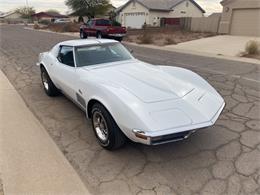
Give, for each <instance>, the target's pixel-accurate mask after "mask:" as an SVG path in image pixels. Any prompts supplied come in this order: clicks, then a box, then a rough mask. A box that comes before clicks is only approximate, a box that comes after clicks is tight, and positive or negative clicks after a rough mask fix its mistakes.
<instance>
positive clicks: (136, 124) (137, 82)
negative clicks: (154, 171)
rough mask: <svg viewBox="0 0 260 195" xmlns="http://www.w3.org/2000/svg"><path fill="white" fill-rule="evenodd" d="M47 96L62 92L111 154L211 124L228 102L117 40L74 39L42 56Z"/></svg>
mask: <svg viewBox="0 0 260 195" xmlns="http://www.w3.org/2000/svg"><path fill="white" fill-rule="evenodd" d="M37 65H39V66H40V69H41V78H42V83H43V87H44V90H45V92H46V93H47V95H49V96H55V95H58V94H59V93H60V92H62V93H63V94H65V95H66V96H67V97H69V98H70V99H71V100H72V101H73V102H74V103H76V104H77V105H78V106H79V107H80V108H81V109H83V110H84V111H85V112H86V116H87V118H89V119H92V124H93V130H94V132H95V135H96V137H97V139H98V141H99V143H100V144H101V145H102V146H103V147H104V148H106V149H109V150H112V149H116V148H118V147H120V146H122V145H123V144H124V143H125V141H126V137H128V138H129V139H130V140H132V141H135V142H139V143H143V144H147V145H157V144H162V143H167V142H172V141H178V140H182V139H186V138H187V137H189V135H191V134H192V133H193V132H195V130H196V129H200V128H203V127H208V126H212V125H213V124H214V123H215V121H216V120H217V119H218V117H219V115H220V113H221V112H222V110H223V108H224V106H225V102H224V100H223V98H222V97H221V96H220V95H219V94H218V92H217V91H216V90H215V89H214V88H213V87H212V86H210V84H208V83H207V82H206V81H205V80H204V79H203V78H201V77H200V76H199V75H197V74H196V73H194V72H192V71H189V70H186V69H183V68H178V67H169V66H159V65H158V66H155V65H151V64H147V63H144V62H141V61H139V60H137V59H135V58H134V57H133V56H132V55H131V54H130V52H128V50H127V49H126V48H125V47H124V46H123V45H121V44H120V43H118V42H116V41H114V40H106V39H92V40H71V41H65V42H62V43H59V44H57V45H56V46H54V47H53V48H52V49H51V50H50V51H49V52H45V53H41V54H40V55H39V63H37Z"/></svg>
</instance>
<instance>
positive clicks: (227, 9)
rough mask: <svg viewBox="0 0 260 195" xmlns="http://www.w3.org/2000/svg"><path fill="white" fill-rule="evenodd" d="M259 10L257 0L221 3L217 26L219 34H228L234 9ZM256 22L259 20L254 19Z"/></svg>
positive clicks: (230, 0)
mask: <svg viewBox="0 0 260 195" xmlns="http://www.w3.org/2000/svg"><path fill="white" fill-rule="evenodd" d="M248 8H260V1H259V0H228V1H224V2H223V11H222V16H221V21H220V26H219V33H222V34H228V33H230V26H231V21H232V14H233V10H234V9H248ZM256 20H259V19H258V18H256Z"/></svg>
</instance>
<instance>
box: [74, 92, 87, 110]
mask: <svg viewBox="0 0 260 195" xmlns="http://www.w3.org/2000/svg"><path fill="white" fill-rule="evenodd" d="M76 96H77V101H78V102H79V103H80V105H81V106H82V107H83V108H86V102H85V100H84V98H83V97H81V96H80V95H79V94H78V93H76Z"/></svg>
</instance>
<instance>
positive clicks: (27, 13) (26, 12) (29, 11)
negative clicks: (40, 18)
mask: <svg viewBox="0 0 260 195" xmlns="http://www.w3.org/2000/svg"><path fill="white" fill-rule="evenodd" d="M16 12H17V13H19V14H21V17H22V18H25V19H31V17H32V15H33V14H35V9H34V8H33V7H27V6H24V7H20V8H17V9H16Z"/></svg>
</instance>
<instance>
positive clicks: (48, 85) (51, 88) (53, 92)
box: [41, 67, 60, 97]
mask: <svg viewBox="0 0 260 195" xmlns="http://www.w3.org/2000/svg"><path fill="white" fill-rule="evenodd" d="M41 79H42V85H43V88H44V91H45V93H46V94H47V95H48V96H51V97H54V96H57V95H59V93H60V91H59V89H57V87H56V86H55V85H54V83H53V82H52V80H51V78H50V76H49V74H48V73H47V71H46V69H45V68H44V67H42V68H41Z"/></svg>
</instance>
